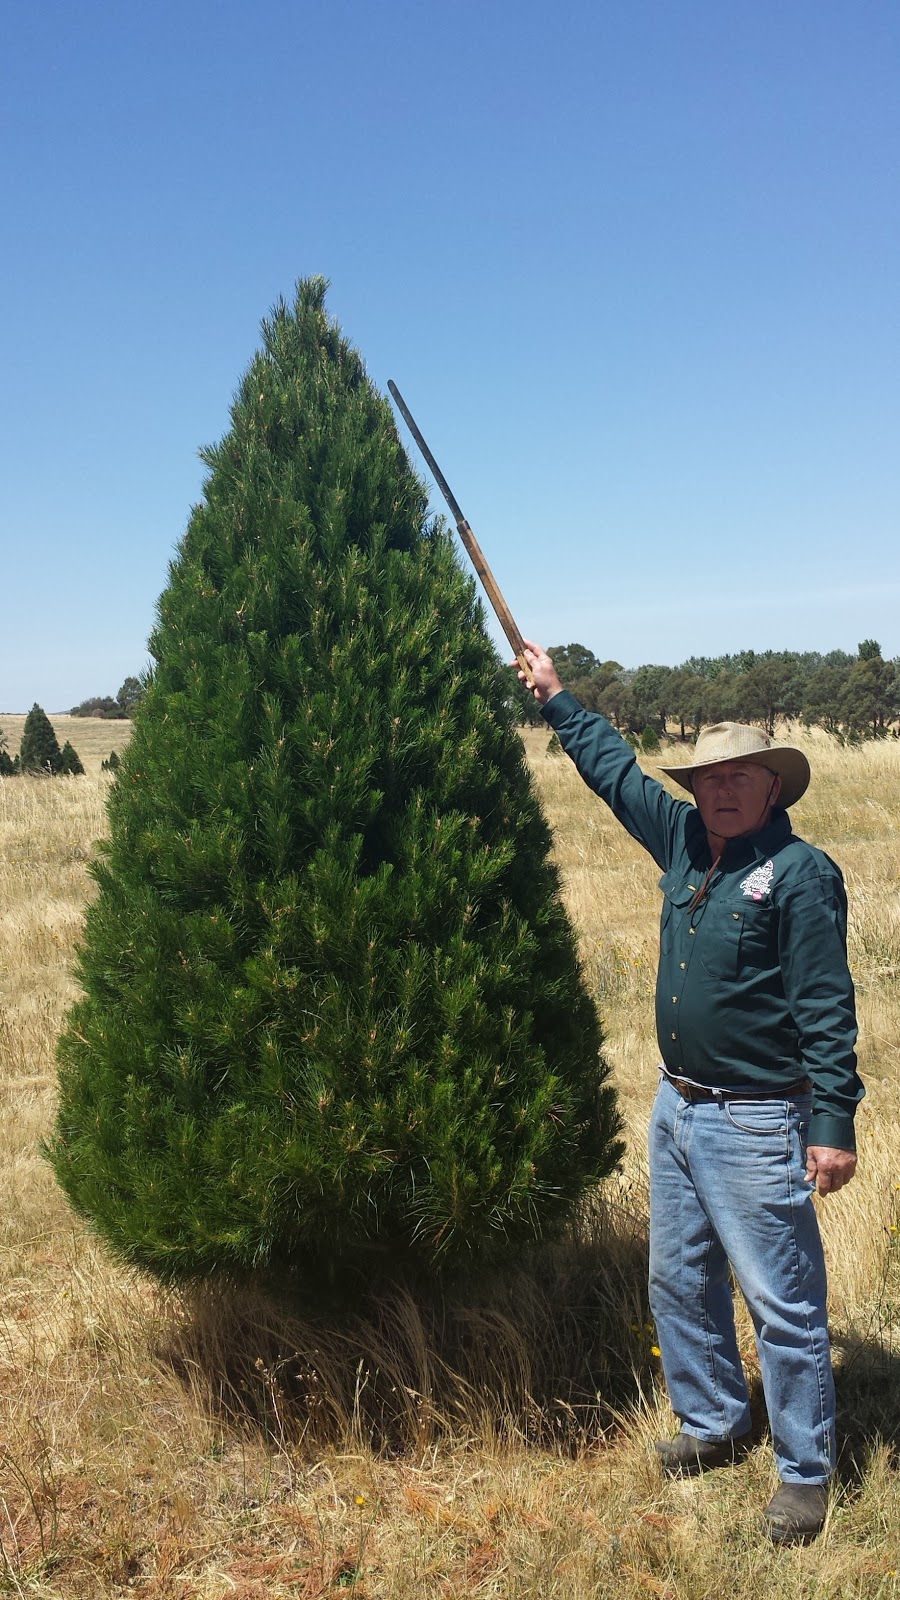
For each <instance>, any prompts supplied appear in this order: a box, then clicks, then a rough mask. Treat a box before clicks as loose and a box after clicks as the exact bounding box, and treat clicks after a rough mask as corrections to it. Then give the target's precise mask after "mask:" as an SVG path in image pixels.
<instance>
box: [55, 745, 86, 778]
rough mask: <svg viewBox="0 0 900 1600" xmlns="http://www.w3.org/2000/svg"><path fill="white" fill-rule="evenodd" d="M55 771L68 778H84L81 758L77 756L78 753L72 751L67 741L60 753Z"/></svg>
mask: <svg viewBox="0 0 900 1600" xmlns="http://www.w3.org/2000/svg"><path fill="white" fill-rule="evenodd" d="M56 770H57V772H61V773H65V774H67V775H68V776H69V777H70V778H79V777H83V776H84V767H83V765H82V762H81V757H80V756H79V754H78V751H77V750H75V749H73V747H72V745H71V744H70V742H69V740H68V739H67V740H66V742H65V744H64V745H63V747H62V750H61V751H60V754H59V766H58V767H57V769H56Z"/></svg>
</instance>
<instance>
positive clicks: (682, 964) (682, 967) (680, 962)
mask: <svg viewBox="0 0 900 1600" xmlns="http://www.w3.org/2000/svg"><path fill="white" fill-rule="evenodd" d="M678 965H679V966H680V968H681V970H682V972H683V971H684V969H685V967H686V966H687V962H686V961H679V963H678Z"/></svg>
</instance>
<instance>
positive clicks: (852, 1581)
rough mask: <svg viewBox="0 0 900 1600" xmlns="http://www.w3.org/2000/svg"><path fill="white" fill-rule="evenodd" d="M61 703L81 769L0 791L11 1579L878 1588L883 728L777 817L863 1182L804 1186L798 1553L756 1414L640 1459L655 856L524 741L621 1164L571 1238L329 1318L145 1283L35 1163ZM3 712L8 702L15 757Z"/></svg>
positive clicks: (897, 1557)
mask: <svg viewBox="0 0 900 1600" xmlns="http://www.w3.org/2000/svg"><path fill="white" fill-rule="evenodd" d="M53 720H54V724H55V726H56V728H57V733H58V736H59V737H60V739H61V740H62V739H63V738H64V737H70V738H72V741H73V743H74V744H75V746H76V748H77V749H78V750H79V752H80V753H81V755H82V759H83V760H84V761H85V765H86V766H87V767H88V769H89V771H88V776H87V777H85V778H83V779H63V780H47V781H43V780H37V779H24V778H22V779H14V780H10V781H8V782H2V783H0V1008H2V1009H0V1095H2V1097H3V1113H4V1115H3V1119H2V1123H0V1130H2V1131H0V1140H2V1162H0V1174H2V1175H0V1219H2V1221H0V1407H2V1411H0V1415H2V1430H3V1431H2V1435H0V1440H2V1445H0V1535H2V1556H0V1593H9V1594H15V1595H28V1596H36V1597H41V1596H48V1597H49V1596H60V1597H62V1596H66V1597H70V1596H71V1597H75V1596H78V1597H84V1600H91V1597H93V1596H101V1595H117V1594H138V1595H143V1596H147V1597H151V1596H152V1597H155V1600H168V1597H172V1600H175V1597H179V1600H181V1597H184V1600H213V1597H216V1600H218V1597H220V1596H221V1597H223V1600H224V1597H225V1596H229V1597H235V1596H236V1597H237V1600H256V1597H259V1600H262V1597H264V1596H266V1597H268V1596H274V1597H280V1596H289V1595H290V1596H300V1597H302V1600H313V1597H316V1596H325V1595H332V1596H337V1595H339V1594H342V1593H346V1594H350V1595H356V1596H357V1597H359V1600H363V1597H368V1600H376V1597H378V1600H381V1597H396V1600H407V1597H409V1600H412V1597H413V1596H416V1597H417V1600H418V1597H420V1596H426V1597H430V1596H435V1597H438V1596H457V1595H460V1596H468V1595H471V1596H476V1595H477V1596H500V1595H508V1596H520V1597H523V1600H524V1597H535V1600H537V1597H538V1596H540V1597H541V1600H545V1597H557V1596H558V1597H559V1600H563V1597H565V1600H587V1597H588V1596H617V1597H618V1596H621V1597H623V1600H639V1597H640V1600H647V1597H654V1596H655V1597H656V1600H710V1597H713V1596H716V1597H717V1596H719V1595H720V1594H723V1593H728V1594H730V1595H731V1596H735V1597H736V1600H751V1596H752V1597H753V1600H758V1597H760V1596H763V1597H768V1596H771V1597H775V1596H776V1595H777V1596H782V1595H791V1596H794V1595H797V1596H802V1597H804V1600H813V1597H817V1600H850V1597H854V1600H856V1597H858V1600H888V1597H895V1600H897V1597H900V1577H898V1576H897V1574H898V1572H900V1483H898V1478H897V1466H896V1461H895V1448H896V1443H897V1432H898V1421H897V1417H898V1403H900V1367H898V1361H900V1355H898V1346H897V1333H898V1327H900V1270H898V1269H900V1262H898V1252H900V1245H898V1243H897V1240H898V1238H900V1235H898V1234H897V1233H894V1232H892V1231H891V1230H892V1228H894V1227H896V1226H897V1222H898V1216H900V1212H898V1206H897V1203H896V1202H897V1199H898V1191H897V1187H896V1186H897V1184H898V1183H900V1161H898V1144H900V1134H898V1125H900V1118H898V1110H900V1103H898V1102H900V1079H898V1072H897V1066H896V1063H897V1060H898V1046H900V1005H898V1003H897V998H896V995H897V984H896V979H897V973H898V964H900V953H898V952H900V853H898V849H897V842H898V839H897V836H898V829H900V782H898V780H900V748H898V747H897V745H895V744H880V745H877V746H869V747H864V748H863V749H861V750H858V751H841V750H838V749H837V748H836V747H834V746H833V745H832V744H831V743H830V742H829V741H828V740H826V739H825V738H824V737H816V736H812V737H811V738H810V740H809V744H810V747H811V751H810V753H811V755H812V757H813V760H814V764H815V771H816V781H815V784H814V786H813V789H812V790H811V792H810V795H809V796H808V797H807V798H806V799H805V800H804V802H803V804H802V806H801V807H798V808H797V822H798V827H799V830H800V831H801V832H804V833H805V834H806V835H807V836H808V837H810V838H811V839H813V840H814V841H815V842H816V843H818V844H821V845H823V846H824V848H826V849H827V850H829V851H830V852H831V853H832V854H833V855H835V857H836V858H837V859H838V860H839V861H840V862H841V863H842V865H843V866H844V868H845V871H846V875H847V879H848V885H849V889H850V895H851V907H852V932H851V939H852V957H853V964H854V969H855V973H856V976H857V980H858V984H859V991H860V1013H861V1021H862V1028H863V1035H862V1039H863V1048H862V1063H863V1071H864V1074H865V1076H866V1077H867V1080H868V1083H869V1089H870V1094H869V1099H868V1101H867V1102H866V1105H865V1107H864V1110H863V1115H862V1129H861V1141H860V1145H861V1154H862V1162H861V1169H860V1173H859V1176H858V1177H857V1179H856V1180H855V1182H854V1183H853V1184H852V1185H851V1186H850V1188H849V1189H848V1190H846V1191H844V1193H842V1194H841V1195H840V1196H837V1197H835V1198H834V1199H830V1200H828V1201H826V1202H825V1203H824V1204H823V1205H822V1206H821V1215H822V1220H823V1227H824V1231H825V1236H826V1242H827V1248H828V1254H829V1261H830V1268H831V1278H832V1302H833V1320H834V1331H835V1350H836V1355H837V1359H838V1386H839V1396H840V1407H841V1418H842V1426H843V1435H844V1450H843V1455H842V1463H841V1483H840V1487H839V1489H838V1492H837V1494H836V1496H835V1504H834V1510H833V1515H832V1518H831V1521H830V1524H829V1527H828V1529H827V1531H826V1533H825V1534H824V1535H823V1537H822V1538H821V1539H820V1540H819V1541H818V1543H817V1544H816V1545H814V1546H813V1547H811V1548H809V1549H800V1550H789V1551H777V1550H774V1549H772V1548H771V1547H770V1546H769V1545H768V1544H767V1543H766V1542H765V1541H764V1540H763V1539H762V1538H761V1537H760V1530H759V1520H758V1514H759V1506H760V1505H761V1504H762V1503H763V1502H764V1501H765V1499H766V1498H767V1497H768V1495H769V1493H770V1492H771V1489H772V1487H773V1482H774V1468H773V1463H772V1458H771V1452H770V1450H769V1448H768V1445H767V1442H766V1439H765V1435H764V1432H762V1431H761V1432H760V1437H759V1443H758V1445H757V1448H756V1449H755V1450H754V1451H753V1453H752V1455H751V1456H750V1458H749V1459H748V1460H747V1461H746V1462H745V1463H744V1464H743V1465H742V1466H741V1467H740V1469H738V1470H737V1471H735V1472H733V1473H724V1474H713V1475H711V1476H709V1477H707V1478H704V1479H703V1480H701V1481H699V1482H693V1483H686V1484H684V1485H679V1484H672V1483H668V1482H666V1481H664V1480H663V1479H662V1478H661V1477H660V1475H659V1474H658V1472H657V1470H656V1468H655V1466H654V1464H653V1462H652V1459H651V1455H650V1451H649V1445H650V1441H651V1440H652V1438H653V1437H654V1436H655V1435H656V1434H657V1433H658V1432H659V1431H660V1430H663V1431H665V1430H668V1429H669V1428H670V1427H671V1425H672V1424H671V1416H670V1413H669V1412H668V1408H667V1406H666V1402H665V1398H664V1396H663V1395H662V1393H661V1392H660V1390H659V1388H658V1384H657V1379H656V1375H655V1371H654V1368H655V1362H654V1360H653V1357H652V1355H651V1353H650V1345H651V1343H652V1333H651V1331H650V1330H648V1328H647V1327H646V1325H645V1314H644V1300H643V1272H644V1255H645V1217H646V1175H645V1171H644V1165H643V1157H642V1153H641V1152H642V1136H643V1130H644V1127H645V1124H646V1119H647V1115H648V1110H649V1103H650V1099H651V1096H652V1092H653V1088H654V1086H655V1078H656V1051H655V1044H654V1039H653V1032H652V1004H651V1001H652V985H653V974H654V966H655V954H656V927H657V919H658V909H659V908H658V898H657V893H658V892H657V889H656V879H657V877H658V874H657V872H656V871H655V869H654V867H653V865H652V863H650V862H649V861H648V860H647V858H646V857H645V856H644V855H643V853H642V852H641V851H640V850H639V848H638V847H637V846H636V845H635V844H634V843H633V842H632V841H631V840H630V839H629V838H628V837H627V835H625V834H624V833H623V832H622V830H620V829H619V828H618V827H617V826H616V825H615V824H614V823H613V822H612V820H611V819H610V818H609V817H608V815H607V814H606V812H605V811H604V809H603V807H602V806H601V805H600V804H599V802H595V801H594V800H593V799H592V797H591V796H589V795H588V794H587V792H586V791H585V790H584V788H583V786H582V785H581V783H580V780H579V779H578V778H577V775H576V774H575V773H574V771H573V770H572V769H571V768H570V766H569V764H568V762H567V761H566V760H565V758H564V757H562V756H560V757H550V756H547V754H546V745H547V735H546V734H545V733H542V732H540V731H539V732H537V733H534V734H529V735H528V743H529V753H530V756H531V759H532V761H533V765H534V770H535V773H536V776H537V780H538V783H539V785H540V788H541V791H542V793H543V795H544V799H545V802H546V806H547V809H548V812H549V814H550V816H551V818H552V820H553V822H554V825H555V828H556V835H557V848H558V857H559V861H560V864H561V867H562V870H563V874H564V881H565V890H566V895H567V898H568V902H569V905H570V907H571V911H572V915H573V917H574V919H575V921H576V923H577V925H578V928H579V932H580V936H581V939H582V946H583V952H584V960H585V965H586V969H587V972H588V975H589V979H590V982H591V983H592V985H593V986H594V987H595V989H596V992H597V994H598V997H599V1002H600V1007H601V1011H602V1014H603V1016H604V1018H605V1022H606V1029H607V1037H608V1047H609V1054H610V1058H611V1060H612V1061H613V1063H614V1067H615V1071H616V1077H617V1080H618V1083H619V1086H620V1090H621V1093H622V1100H623V1105H624V1107H625V1112H626V1116H627V1120H628V1125H629V1131H630V1136H631V1137H630V1149H629V1155H628V1157H627V1159H626V1163H625V1166H624V1169H623V1171H622V1173H621V1174H620V1175H619V1176H618V1177H617V1178H616V1179H615V1180H614V1181H613V1182H612V1183H611V1184H610V1185H609V1186H608V1192H607V1193H606V1195H605V1196H604V1197H603V1198H602V1199H601V1201H600V1202H599V1203H598V1204H597V1205H595V1206H592V1207H591V1208H589V1209H588V1211H587V1212H586V1214H585V1217H584V1219H583V1222H582V1225H581V1227H580V1230H579V1232H578V1234H577V1236H575V1237H573V1238H572V1239H569V1240H568V1241H565V1242H564V1243H563V1244H562V1245H560V1246H558V1247H556V1248H554V1249H547V1250H545V1251H543V1252H542V1253H541V1254H540V1257H539V1258H538V1259H536V1260H534V1261H532V1262H523V1263H521V1264H520V1266H519V1268H518V1269H517V1271H516V1273H515V1274H514V1275H511V1277H510V1279H509V1280H508V1281H507V1282H506V1283H505V1284H501V1285H496V1284H491V1285H479V1284H473V1285H469V1286H468V1288H467V1289H466V1291H465V1292H463V1291H456V1292H455V1293H454V1294H453V1295H450V1294H448V1295H447V1297H446V1298H445V1300H444V1301H443V1302H441V1303H440V1304H435V1303H432V1304H430V1305H429V1304H426V1303H423V1302H421V1301H416V1300H415V1299H414V1298H413V1297H412V1296H411V1295H408V1294H403V1293H401V1292H399V1291H398V1293H397V1294H396V1295H395V1296H394V1297H393V1299H391V1300H390V1301H388V1302H385V1303H383V1304H382V1305H381V1306H379V1307H374V1306H370V1307H368V1308H361V1309H360V1312H359V1315H358V1316H357V1317H356V1319H355V1320H354V1321H353V1322H351V1323H350V1324H349V1325H345V1326H343V1327H342V1328H340V1329H336V1328H329V1327H327V1326H325V1325H324V1324H322V1323H319V1324H317V1325H310V1324H304V1323H302V1322H300V1321H298V1320H297V1319H291V1318H289V1317H287V1316H285V1315H283V1314H281V1315H279V1314H277V1313H276V1312H274V1311H273V1310H272V1308H270V1307H266V1306H265V1305H263V1304H262V1303H260V1302H259V1301H258V1300H253V1299H250V1298H246V1297H245V1298H231V1299H227V1298H223V1297H217V1296H214V1295H206V1296H202V1297H197V1298H195V1299H193V1300H190V1299H188V1298H186V1297H175V1296H164V1295H162V1294H160V1293H158V1292H157V1291H156V1290H155V1289H153V1288H152V1287H151V1286H149V1285H147V1284H146V1283H144V1282H142V1281H139V1280H136V1279H135V1278H133V1277H131V1276H130V1275H128V1274H127V1273H125V1272H123V1271H122V1270H121V1269H120V1268H119V1267H118V1266H117V1265H115V1264H114V1263H113V1262H111V1261H110V1259H109V1258H108V1256H107V1255H106V1253H105V1251H104V1250H103V1249H102V1248H101V1247H99V1246H98V1245H97V1244H95V1243H94V1242H93V1241H92V1239H91V1238H90V1237H89V1236H88V1235H87V1234H86V1232H85V1230H84V1229H83V1227H82V1226H81V1224H80V1223H78V1222H77V1221H75V1220H74V1219H73V1218H72V1216H71V1214H70V1213H69V1211H68V1209H67V1207H66V1205H65V1203H64V1201H63V1199H62V1197H61V1196H60V1194H59V1193H58V1191H57V1190H56V1188H55V1186H54V1183H53V1180H52V1178H51V1175H50V1172H49V1169H48V1168H47V1167H46V1165H45V1164H44V1162H43V1161H42V1159H41V1157H40V1155H39V1150H38V1142H39V1139H40V1137H41V1135H42V1133H43V1132H44V1131H45V1130H46V1129H47V1127H48V1125H49V1122H50V1119H51V1117H52V1114H53V1082H54V1079H53V1059H52V1056H53V1041H54V1037H55V1034H56V1031H57V1029H58V1026H59V1022H60V1018H61V1016H62V1014H63V1011H64V1008H65V1005H66V1003H67V1001H68V999H69V997H70V995H71V993H72V988H71V980H70V978H69V976H68V971H69V963H70V960H71V954H72V947H73V942H74V939H75V937H76V936H77V931H78V927H79V922H80V917H81V913H82V909H83V906H84V902H85V898H86V895H87V893H88V879H87V876H86V873H85V862H86V860H87V858H88V855H89V852H90V847H91V843H92V841H93V839H95V838H96V837H97V836H98V834H99V833H100V832H101V831H102V828H103V823H104V814H103V800H104V794H105V787H106V783H107V781H108V780H107V779H105V778H104V777H101V776H100V774H99V763H100V760H101V758H102V757H103V756H104V755H106V754H108V752H109V750H110V749H111V748H113V747H114V746H115V747H117V748H120V749H121V745H122V742H123V732H125V731H127V730H126V729H124V727H123V724H115V723H104V722H89V721H86V720H81V719H74V722H75V726H74V728H70V727H69V726H67V725H65V724H68V723H69V722H70V721H71V720H72V719H62V718H54V719H53ZM21 721H22V719H21V718H20V719H14V718H11V717H5V718H3V717H0V727H3V729H4V731H5V732H6V733H7V735H8V736H9V741H10V745H11V747H12V748H13V749H14V748H15V747H16V735H17V733H18V728H19V726H20V725H21ZM17 725H18V726H17ZM743 1337H744V1342H745V1346H746V1349H747V1354H748V1364H749V1366H750V1368H751V1370H755V1363H754V1359H753V1355H752V1340H751V1338H750V1335H749V1330H748V1329H747V1328H746V1326H745V1327H744V1330H743ZM592 1385H593V1387H594V1388H600V1389H601V1390H602V1394H603V1399H602V1402H601V1403H597V1402H596V1400H595V1397H594V1395H593V1392H592V1387H591V1386H592Z"/></svg>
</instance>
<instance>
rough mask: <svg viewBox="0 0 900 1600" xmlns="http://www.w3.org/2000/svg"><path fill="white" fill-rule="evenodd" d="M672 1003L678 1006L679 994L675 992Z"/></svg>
mask: <svg viewBox="0 0 900 1600" xmlns="http://www.w3.org/2000/svg"><path fill="white" fill-rule="evenodd" d="M672 1004H673V1006H677V1004H678V996H677V994H673V996H672Z"/></svg>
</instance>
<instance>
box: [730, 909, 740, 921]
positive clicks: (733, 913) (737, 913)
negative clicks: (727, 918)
mask: <svg viewBox="0 0 900 1600" xmlns="http://www.w3.org/2000/svg"><path fill="white" fill-rule="evenodd" d="M731 915H732V916H733V917H734V920H735V922H740V920H741V918H740V912H738V911H732V913H731Z"/></svg>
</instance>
